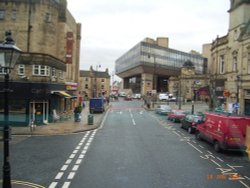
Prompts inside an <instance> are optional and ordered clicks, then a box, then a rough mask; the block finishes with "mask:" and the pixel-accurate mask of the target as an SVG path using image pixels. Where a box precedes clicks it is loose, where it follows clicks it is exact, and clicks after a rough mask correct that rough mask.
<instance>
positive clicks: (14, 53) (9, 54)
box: [0, 31, 21, 188]
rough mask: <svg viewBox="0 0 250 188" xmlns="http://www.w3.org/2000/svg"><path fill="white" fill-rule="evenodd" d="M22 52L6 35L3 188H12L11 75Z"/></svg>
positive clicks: (2, 47) (0, 63) (1, 57)
mask: <svg viewBox="0 0 250 188" xmlns="http://www.w3.org/2000/svg"><path fill="white" fill-rule="evenodd" d="M20 53H21V50H20V49H19V48H17V47H16V46H15V42H14V40H13V39H12V37H11V32H10V31H8V32H6V33H5V41H4V42H3V43H2V44H0V69H2V70H3V72H4V73H5V76H4V90H3V92H4V130H3V139H4V163H3V188H11V177H10V152H9V140H10V126H9V99H8V93H9V92H10V89H9V73H10V70H11V69H13V68H14V66H15V64H16V61H17V59H18V57H19V55H20Z"/></svg>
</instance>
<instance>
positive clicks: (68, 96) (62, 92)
mask: <svg viewBox="0 0 250 188" xmlns="http://www.w3.org/2000/svg"><path fill="white" fill-rule="evenodd" d="M51 94H56V95H59V96H62V97H65V98H71V97H72V96H71V95H70V94H68V93H67V92H65V91H51Z"/></svg>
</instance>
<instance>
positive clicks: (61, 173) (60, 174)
mask: <svg viewBox="0 0 250 188" xmlns="http://www.w3.org/2000/svg"><path fill="white" fill-rule="evenodd" d="M62 176H63V172H58V174H57V175H56V177H55V179H56V180H59V179H61V178H62Z"/></svg>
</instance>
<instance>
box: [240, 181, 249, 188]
mask: <svg viewBox="0 0 250 188" xmlns="http://www.w3.org/2000/svg"><path fill="white" fill-rule="evenodd" d="M239 182H240V183H241V184H242V185H244V186H245V187H246V188H250V187H249V186H248V185H247V184H245V183H244V182H243V181H239Z"/></svg>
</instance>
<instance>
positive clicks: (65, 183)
mask: <svg viewBox="0 0 250 188" xmlns="http://www.w3.org/2000/svg"><path fill="white" fill-rule="evenodd" d="M69 186H70V182H64V184H63V186H62V188H68V187H69Z"/></svg>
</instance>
